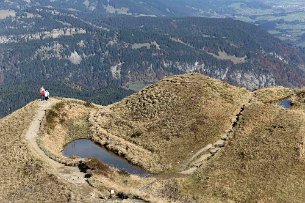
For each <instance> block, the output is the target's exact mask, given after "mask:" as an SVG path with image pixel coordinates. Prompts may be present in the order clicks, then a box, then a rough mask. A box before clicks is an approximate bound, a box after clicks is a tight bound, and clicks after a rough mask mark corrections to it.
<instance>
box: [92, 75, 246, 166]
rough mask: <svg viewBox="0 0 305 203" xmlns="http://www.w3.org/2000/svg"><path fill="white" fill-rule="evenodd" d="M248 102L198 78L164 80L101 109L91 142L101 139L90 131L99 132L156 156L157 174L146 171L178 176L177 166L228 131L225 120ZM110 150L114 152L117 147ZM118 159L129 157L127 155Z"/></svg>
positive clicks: (242, 91) (228, 122)
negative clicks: (165, 171)
mask: <svg viewBox="0 0 305 203" xmlns="http://www.w3.org/2000/svg"><path fill="white" fill-rule="evenodd" d="M250 97H251V94H250V93H249V92H248V91H247V90H246V89H240V88H236V87H233V86H230V85H228V84H225V83H223V82H220V81H218V80H215V79H211V78H208V77H206V76H203V75H200V74H193V75H192V74H190V75H183V76H180V77H179V76H178V77H172V78H167V79H164V80H162V81H161V82H159V83H158V84H156V85H152V86H150V87H148V88H146V89H144V90H142V91H140V92H138V93H136V94H134V95H132V96H130V97H127V98H126V99H123V100H122V101H121V102H119V103H116V104H114V105H111V106H108V107H103V108H101V110H99V111H98V112H97V113H96V114H95V115H94V116H93V117H92V119H91V122H93V126H92V129H93V131H94V136H98V137H103V136H104V134H103V133H102V132H100V131H98V130H97V131H96V130H95V129H100V128H102V129H104V130H105V131H106V132H105V133H106V134H107V133H109V134H111V135H112V136H117V137H120V138H123V139H124V140H126V141H128V142H131V143H134V144H136V145H137V146H141V147H143V148H144V149H146V150H148V151H149V152H150V153H152V154H155V155H157V159H155V160H153V162H158V164H157V167H158V168H159V169H158V168H154V167H153V166H151V170H160V169H161V170H164V169H166V170H173V169H175V170H181V168H180V164H179V163H182V162H183V161H184V160H186V159H187V158H188V157H190V156H191V155H192V153H193V152H194V151H198V150H199V149H200V148H201V147H202V146H205V145H207V144H209V143H214V142H215V141H217V139H219V138H220V136H221V134H224V133H225V131H226V130H227V129H229V128H230V126H231V120H232V119H233V117H234V116H235V115H236V114H237V113H238V112H239V111H240V108H241V107H242V105H243V104H246V103H247V102H248V101H249V99H250ZM101 133H102V134H101ZM101 139H103V138H101ZM115 147H118V148H119V150H120V147H121V146H114V148H115ZM121 150H122V149H121ZM122 153H123V152H122ZM124 153H126V156H130V154H128V151H125V150H124ZM144 156H146V155H143V156H142V158H143V157H144ZM136 158H137V159H139V158H141V157H136ZM132 159H134V158H132ZM149 161H152V160H150V159H149ZM150 164H152V163H151V162H150ZM146 166H147V164H146ZM161 166H162V167H161ZM160 167H161V168H160ZM162 168H163V169H162Z"/></svg>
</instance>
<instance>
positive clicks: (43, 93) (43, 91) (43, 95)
mask: <svg viewBox="0 0 305 203" xmlns="http://www.w3.org/2000/svg"><path fill="white" fill-rule="evenodd" d="M39 93H40V96H41V101H44V100H45V94H46V90H45V89H44V88H43V86H42V87H41V88H40V91H39Z"/></svg>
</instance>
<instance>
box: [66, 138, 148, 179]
mask: <svg viewBox="0 0 305 203" xmlns="http://www.w3.org/2000/svg"><path fill="white" fill-rule="evenodd" d="M63 154H64V156H66V157H71V156H79V157H81V158H96V159H98V160H100V161H102V162H103V163H105V164H107V165H110V166H113V167H116V168H118V169H120V170H124V171H126V172H128V173H131V174H136V175H139V176H147V175H149V173H148V172H147V171H145V170H144V169H142V168H140V167H138V166H135V165H132V164H131V163H129V162H128V161H127V160H126V159H124V158H122V157H120V156H118V155H116V154H114V153H112V152H110V151H108V150H107V149H105V148H104V147H100V146H99V145H97V144H95V143H94V142H92V141H91V140H88V139H80V140H75V141H73V142H71V143H69V144H67V145H66V146H65V148H64V150H63Z"/></svg>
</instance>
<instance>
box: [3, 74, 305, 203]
mask: <svg viewBox="0 0 305 203" xmlns="http://www.w3.org/2000/svg"><path fill="white" fill-rule="evenodd" d="M304 95H305V93H304V90H301V89H294V90H292V89H288V88H283V87H273V88H266V89H260V90H257V91H255V92H250V91H248V90H246V89H244V88H238V87H234V86H231V85H228V84H226V83H224V82H222V81H219V80H215V79H212V78H208V77H206V76H203V75H200V74H187V75H180V76H173V77H169V78H166V79H164V80H162V81H160V82H159V83H157V84H154V85H151V86H149V87H147V88H145V89H143V90H141V91H140V92H137V93H135V94H133V95H131V96H129V97H127V98H125V99H123V100H122V101H120V102H118V103H115V104H112V105H110V106H99V105H95V104H92V103H88V102H83V101H80V100H75V99H64V98H56V99H55V98H51V100H50V101H48V102H42V101H34V102H32V103H30V104H29V105H27V106H26V107H24V108H22V109H20V110H18V111H16V112H14V113H13V114H11V115H9V116H7V117H5V118H2V119H1V120H0V124H1V128H2V130H1V132H0V140H1V142H0V149H1V154H2V156H1V157H0V160H1V162H2V163H3V165H4V166H5V167H3V170H1V173H2V174H1V175H2V177H3V178H2V181H1V182H0V186H1V187H0V200H5V201H11V202H16V201H26V202H34V201H36V202H37V201H39V202H45V201H49V200H50V201H52V202H54V201H56V202H68V201H87V202H99V201H101V202H103V201H106V200H107V201H114V200H115V201H119V200H122V201H123V200H124V201H126V199H129V200H130V201H136V202H145V201H151V202H174V201H175V202H226V201H228V202H229V201H230V202H250V201H258V202H270V201H273V202H287V201H290V202H303V201H304V191H305V190H304V189H305V181H304V180H305V176H304V170H305V168H304V134H305V128H304V125H303V124H304V122H305V104H304V101H305V96H304ZM282 101H284V102H283V103H289V105H284V107H282V106H280V105H282ZM12 129H13V131H12ZM12 132H14V133H12ZM78 139H87V140H92V141H94V142H95V143H98V144H99V145H100V146H104V147H105V148H106V149H108V150H110V151H112V152H114V153H116V154H118V155H119V156H121V158H124V159H126V160H128V161H129V162H130V163H133V164H136V165H138V166H141V167H142V168H143V169H146V170H147V171H148V172H153V174H152V175H150V176H148V177H139V176H136V175H131V174H128V173H127V172H125V171H121V170H119V169H116V168H113V167H110V166H107V165H105V164H104V163H102V162H100V161H98V160H96V159H92V158H87V159H85V158H80V157H76V156H73V157H70V158H68V157H65V156H64V155H63V154H62V150H63V149H64V148H65V147H66V145H67V144H68V143H70V142H73V141H74V140H78ZM80 150H81V149H80ZM76 166H78V167H76ZM279 191H280V192H279Z"/></svg>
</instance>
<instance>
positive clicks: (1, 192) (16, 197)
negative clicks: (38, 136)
mask: <svg viewBox="0 0 305 203" xmlns="http://www.w3.org/2000/svg"><path fill="white" fill-rule="evenodd" d="M36 108H37V102H33V103H31V104H29V105H27V106H26V107H24V108H22V109H20V110H18V111H16V112H14V113H13V114H11V115H9V116H7V117H5V118H3V119H1V120H0V129H1V130H0V154H1V156H0V161H1V166H0V176H1V179H0V202H66V201H68V199H69V195H70V193H71V191H69V190H70V187H68V186H67V185H66V184H65V183H63V182H61V181H60V180H58V178H57V177H55V176H54V175H52V173H50V172H49V171H48V167H46V165H44V163H43V162H41V161H40V160H38V159H37V158H36V157H35V156H34V155H33V154H31V153H30V150H29V149H28V148H27V144H26V141H25V138H24V133H25V131H26V130H27V128H28V126H29V124H30V122H31V121H32V119H33V116H34V114H35V113H36Z"/></svg>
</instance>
